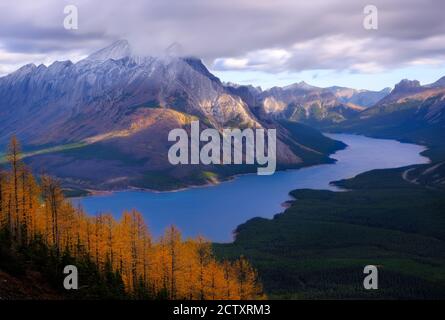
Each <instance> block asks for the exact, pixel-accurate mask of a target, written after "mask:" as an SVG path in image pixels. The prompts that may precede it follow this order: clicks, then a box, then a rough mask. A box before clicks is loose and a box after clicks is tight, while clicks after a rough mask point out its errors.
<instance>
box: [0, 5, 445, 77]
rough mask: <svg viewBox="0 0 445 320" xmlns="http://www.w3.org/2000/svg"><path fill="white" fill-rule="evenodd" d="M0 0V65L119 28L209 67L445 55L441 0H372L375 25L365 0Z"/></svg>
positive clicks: (385, 64) (282, 66) (370, 66)
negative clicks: (74, 21) (68, 20)
mask: <svg viewBox="0 0 445 320" xmlns="http://www.w3.org/2000/svg"><path fill="white" fill-rule="evenodd" d="M1 1H2V2H1V3H0V74H2V73H5V72H8V71H10V70H11V69H13V68H15V67H16V66H19V65H21V64H23V63H25V62H32V61H33V62H50V61H52V60H55V59H59V60H63V59H74V60H75V59H76V58H77V59H78V58H80V57H82V56H84V55H86V54H88V53H91V52H92V51H94V50H96V49H98V48H101V47H103V46H105V45H107V44H109V43H110V42H112V41H113V40H116V39H120V38H126V39H128V40H129V41H130V42H131V43H132V46H133V47H135V49H136V50H137V51H138V53H141V54H152V55H158V54H162V53H163V52H164V50H165V48H167V47H169V46H170V45H171V44H172V43H179V44H180V45H181V50H182V51H183V52H182V53H183V54H185V55H194V56H198V57H200V58H203V59H204V60H205V61H206V63H207V64H208V65H209V66H212V67H213V69H215V70H261V71H266V72H272V73H276V72H282V71H302V70H314V69H328V70H329V69H332V70H349V71H352V72H364V73H368V72H379V71H381V70H384V69H390V68H396V67H400V66H404V65H419V64H420V65H422V64H435V63H442V62H443V61H444V58H445V41H444V40H445V19H443V17H442V15H443V12H444V9H445V2H443V1H441V0H423V1H421V0H373V1H372V4H373V5H375V6H376V7H377V8H378V10H379V12H378V13H379V29H378V30H365V29H364V28H363V18H364V14H363V8H364V7H365V6H366V5H367V4H369V0H364V1H362V0H331V1H325V0H311V1H295V0H274V1H271V0H236V1H235V0H224V1H221V0H219V1H214V0H187V1H184V0H162V1H161V0H156V1H147V0H144V1H143V0H131V1H122V0H108V1H106V2H105V1H86V0H77V1H76V0H72V1H60V0H39V1H33V0H16V1H15V2H12V1H5V0H1ZM68 4H74V5H76V6H77V7H78V9H79V29H78V30H65V29H64V28H63V19H64V17H65V16H64V13H63V8H64V6H65V5H68Z"/></svg>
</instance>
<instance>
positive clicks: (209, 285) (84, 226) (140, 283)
mask: <svg viewBox="0 0 445 320" xmlns="http://www.w3.org/2000/svg"><path fill="white" fill-rule="evenodd" d="M7 158H8V161H9V166H10V170H9V171H1V170H0V228H1V229H3V230H6V231H7V232H9V234H10V235H11V238H12V239H13V240H14V241H15V242H16V243H18V244H20V245H26V244H27V243H29V241H31V240H32V239H35V238H36V237H41V238H42V239H43V241H44V242H45V243H46V244H47V245H48V246H49V247H50V248H53V249H55V251H56V252H57V254H62V253H69V254H71V255H72V256H73V257H75V258H82V257H88V258H89V259H91V261H92V262H94V263H95V264H96V265H97V267H98V269H99V270H100V271H101V272H103V273H105V272H106V271H113V272H117V273H119V274H120V276H121V277H122V280H123V282H124V284H125V289H126V291H127V292H129V293H134V292H136V291H137V290H141V289H143V290H145V291H146V292H149V293H150V294H151V295H152V296H154V297H165V298H168V299H190V300H191V299H258V298H263V295H262V289H261V285H260V284H259V283H258V280H257V274H256V272H255V270H254V269H253V268H252V267H251V266H250V264H249V263H248V261H247V260H246V259H244V258H240V259H239V260H237V261H234V262H231V261H222V262H219V261H217V259H215V257H214V256H213V253H212V249H211V244H210V242H208V241H206V240H205V239H203V238H202V237H198V238H197V239H187V240H183V239H182V236H181V233H180V231H179V230H178V229H177V228H175V227H174V226H171V227H169V228H168V229H167V230H166V231H165V234H164V235H163V236H162V237H161V238H160V239H159V241H155V240H154V239H153V238H152V236H151V235H150V232H149V231H148V228H147V226H146V224H145V222H144V219H143V217H142V215H141V214H140V213H139V212H137V211H136V210H132V211H126V212H124V213H123V214H122V217H121V219H120V220H119V221H116V220H115V219H114V218H113V216H111V215H110V214H98V215H96V216H88V215H87V214H86V213H85V212H84V211H83V209H82V208H81V207H79V208H75V207H73V205H72V204H71V202H70V201H68V200H66V199H65V198H64V196H63V193H62V189H61V187H60V186H59V184H58V182H57V181H56V180H54V179H53V178H51V177H49V176H42V177H41V179H40V180H41V182H40V185H39V184H37V183H36V181H35V179H34V177H33V176H32V174H31V172H30V171H29V170H28V168H26V166H25V165H24V164H23V162H22V161H21V160H20V147H19V144H18V142H17V140H16V139H15V138H13V139H12V140H11V144H10V147H9V151H8V156H7Z"/></svg>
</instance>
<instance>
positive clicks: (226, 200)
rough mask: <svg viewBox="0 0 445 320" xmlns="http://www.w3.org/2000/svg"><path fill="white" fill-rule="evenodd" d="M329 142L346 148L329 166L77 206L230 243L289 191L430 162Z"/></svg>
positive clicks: (400, 147) (282, 204)
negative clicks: (137, 216)
mask: <svg viewBox="0 0 445 320" xmlns="http://www.w3.org/2000/svg"><path fill="white" fill-rule="evenodd" d="M332 137H333V138H334V139H335V140H339V141H342V142H343V143H346V145H347V147H346V148H343V149H342V150H339V151H336V152H334V153H333V154H331V155H330V158H331V159H332V162H331V163H328V164H317V165H312V166H308V167H302V168H298V169H286V170H281V171H277V172H276V173H275V174H274V175H271V176H257V175H256V174H254V173H247V174H240V175H236V176H233V177H231V178H230V179H228V180H225V181H221V182H220V183H218V184H210V185H207V186H204V185H200V186H194V187H188V188H184V189H181V190H174V191H150V190H147V189H140V188H132V189H125V190H123V191H111V192H102V191H100V192H98V193H97V194H96V195H91V196H87V197H81V198H77V200H76V201H77V202H78V203H79V204H80V205H82V206H83V207H84V208H85V209H86V212H88V213H90V214H95V213H96V214H97V213H100V212H108V213H112V214H113V215H114V216H115V217H116V218H118V217H120V216H121V214H122V212H123V211H125V210H131V209H136V210H139V211H140V212H141V213H142V214H143V215H144V217H145V218H146V221H148V225H149V226H150V229H151V230H153V231H154V235H159V234H161V233H162V231H163V230H164V228H165V227H166V226H168V225H171V224H174V225H176V226H178V227H179V228H180V229H181V230H182V231H183V233H184V236H185V237H189V236H190V237H194V236H196V235H199V234H200V235H202V236H204V237H206V238H208V239H209V240H210V241H212V242H215V243H227V242H232V241H233V240H234V239H233V237H232V231H233V230H235V229H236V228H237V227H238V226H240V225H242V224H244V223H245V222H246V221H249V220H251V219H255V218H265V219H271V218H273V217H274V216H275V215H277V214H281V213H283V211H285V210H287V209H288V207H289V206H291V205H292V203H294V202H295V200H296V199H294V198H293V197H292V194H291V193H292V191H294V190H298V189H316V190H331V191H347V190H340V189H341V188H339V187H338V186H336V185H335V184H333V183H332V182H335V181H338V180H344V179H349V178H352V177H355V176H356V175H358V174H361V173H364V172H367V171H371V170H374V169H386V168H396V167H404V166H409V165H416V164H423V163H427V162H429V159H428V158H426V157H423V156H421V155H420V153H422V152H423V151H424V150H426V147H425V146H421V145H415V144H412V143H402V142H399V141H396V140H392V139H375V138H369V137H364V136H361V135H350V134H334V135H333V136H332ZM387 150H392V152H391V153H387V152H386V151H387ZM209 187H211V188H209Z"/></svg>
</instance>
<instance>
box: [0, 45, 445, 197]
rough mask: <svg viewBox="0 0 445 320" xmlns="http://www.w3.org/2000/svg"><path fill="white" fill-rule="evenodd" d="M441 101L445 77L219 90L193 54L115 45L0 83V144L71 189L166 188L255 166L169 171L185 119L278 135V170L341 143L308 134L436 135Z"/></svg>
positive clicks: (308, 161)
mask: <svg viewBox="0 0 445 320" xmlns="http://www.w3.org/2000/svg"><path fill="white" fill-rule="evenodd" d="M444 94H445V78H442V79H440V80H438V81H437V82H435V83H433V84H430V85H426V86H421V85H420V84H419V82H418V81H408V80H402V81H401V82H400V83H399V84H397V85H396V86H395V88H394V89H393V90H391V89H389V88H385V89H383V90H381V91H369V90H357V89H351V88H345V87H338V86H333V87H328V88H319V87H315V86H311V85H309V84H307V83H305V82H300V83H296V84H293V85H289V86H286V87H273V88H271V89H268V90H262V89H261V88H259V87H253V86H246V85H237V84H231V83H222V82H221V81H220V80H219V79H218V78H217V77H215V76H214V75H213V74H211V73H210V72H209V71H208V69H207V68H206V67H205V65H204V64H203V63H202V61H201V60H199V59H197V58H194V57H180V56H177V55H175V54H170V53H166V54H165V55H163V56H160V57H154V56H140V55H135V54H134V53H133V50H132V48H131V46H130V45H129V43H128V42H127V41H125V40H119V41H117V42H115V43H113V44H112V45H110V46H108V47H106V48H103V49H101V50H99V51H97V52H95V53H93V54H91V55H89V56H88V57H87V58H85V59H83V60H80V61H78V62H77V63H73V62H71V61H56V62H54V63H53V64H51V65H50V66H45V65H39V66H36V65H34V64H28V65H26V66H23V67H22V68H20V69H19V70H17V71H15V72H13V73H11V74H9V75H7V76H4V77H2V78H0V119H1V122H2V126H1V127H0V146H3V148H4V147H5V146H6V145H7V143H8V140H9V139H10V137H11V136H12V135H16V136H17V137H18V138H19V139H20V141H21V142H22V143H23V145H24V149H25V155H26V161H27V162H28V164H29V165H31V166H32V167H33V169H35V170H36V171H37V172H39V171H45V172H49V173H51V174H54V175H56V176H58V177H59V178H60V179H61V180H62V182H63V183H64V185H65V186H69V187H72V188H80V189H116V188H128V187H143V188H154V189H162V190H163V189H172V188H180V187H184V186H187V185H190V184H203V183H209V182H210V183H213V182H216V181H218V180H220V179H226V178H228V177H229V176H232V175H234V174H239V173H245V172H252V171H254V169H255V168H252V167H250V166H232V167H230V166H221V165H212V166H171V165H169V163H168V161H167V151H168V148H169V147H170V145H171V143H170V142H168V141H167V136H168V132H169V131H170V130H171V129H174V128H185V129H186V130H187V129H188V125H189V123H190V122H191V121H192V120H195V119H199V120H200V121H201V124H202V125H201V127H202V129H204V128H216V129H218V130H221V129H222V128H225V127H237V128H246V127H252V128H276V129H277V133H278V141H277V162H278V168H279V169H285V168H296V167H301V166H306V165H313V164H318V163H326V162H330V161H333V160H331V159H330V158H329V154H330V153H332V152H334V151H335V150H338V149H340V148H343V147H344V145H343V144H342V143H340V142H338V141H333V140H331V139H329V138H327V137H325V136H323V135H322V134H321V133H320V132H319V131H318V130H317V129H315V128H319V129H323V130H327V129H329V130H340V131H342V130H343V131H349V132H360V133H371V134H372V133H375V134H377V135H378V134H381V135H385V136H387V135H389V136H391V134H392V135H393V136H394V137H395V138H400V139H408V140H409V139H410V138H413V132H415V133H416V134H415V135H416V137H419V136H422V135H427V134H429V135H432V136H434V137H435V139H437V137H440V136H441V135H440V132H443V126H444V105H445V104H444V102H443V101H444V100H443V98H444ZM314 127H315V128H314ZM382 128H383V129H382ZM438 133H439V134H438ZM421 140H422V139H420V140H419V139H418V140H416V142H422V141H421Z"/></svg>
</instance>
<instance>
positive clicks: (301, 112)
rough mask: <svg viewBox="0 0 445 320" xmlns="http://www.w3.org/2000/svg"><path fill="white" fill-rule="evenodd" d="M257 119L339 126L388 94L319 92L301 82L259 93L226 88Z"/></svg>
mask: <svg viewBox="0 0 445 320" xmlns="http://www.w3.org/2000/svg"><path fill="white" fill-rule="evenodd" d="M228 88H229V90H231V92H232V93H234V94H237V95H239V96H240V97H241V98H242V99H243V100H244V101H245V102H246V103H247V104H248V105H249V106H250V107H251V109H252V110H254V113H255V114H256V115H257V116H259V117H260V118H270V117H272V118H278V119H288V120H292V121H300V122H305V123H308V124H317V123H319V122H322V123H338V122H342V121H344V120H346V119H348V118H350V117H353V116H354V115H356V114H358V113H359V112H360V111H362V110H364V109H366V108H368V107H370V106H373V105H374V104H375V103H377V102H378V101H379V100H381V99H383V98H384V97H385V96H386V95H388V94H389V92H390V89H389V88H385V89H383V90H381V91H369V90H357V89H352V88H345V87H338V86H333V87H328V88H319V87H315V86H312V85H309V84H307V83H306V82H304V81H302V82H299V83H294V84H292V85H288V86H285V87H273V88H271V89H268V90H264V91H263V90H259V89H258V88H255V87H252V86H234V85H228Z"/></svg>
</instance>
